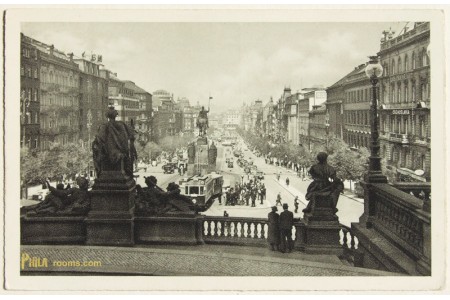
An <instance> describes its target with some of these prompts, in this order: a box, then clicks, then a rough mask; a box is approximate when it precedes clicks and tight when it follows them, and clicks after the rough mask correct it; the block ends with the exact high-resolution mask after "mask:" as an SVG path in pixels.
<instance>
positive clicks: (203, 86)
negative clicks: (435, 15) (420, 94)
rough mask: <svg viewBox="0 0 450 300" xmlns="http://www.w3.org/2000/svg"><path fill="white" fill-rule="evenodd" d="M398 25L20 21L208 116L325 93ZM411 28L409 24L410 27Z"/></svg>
mask: <svg viewBox="0 0 450 300" xmlns="http://www.w3.org/2000/svg"><path fill="white" fill-rule="evenodd" d="M405 24H406V23H405V22H398V23H23V24H22V25H23V26H22V32H23V33H24V34H26V35H28V36H30V37H32V38H34V39H37V40H39V41H41V42H44V43H46V44H54V45H55V48H57V49H59V50H61V51H64V52H66V53H70V52H74V54H75V55H76V56H78V57H80V56H81V53H83V52H84V51H86V54H88V55H90V54H91V51H92V52H93V53H95V54H97V55H98V54H100V55H102V56H103V64H104V65H105V67H106V68H107V69H109V70H111V71H113V72H116V73H118V77H119V78H120V79H124V80H131V81H134V82H135V83H136V84H137V85H139V86H140V87H142V88H143V89H145V90H147V91H148V92H150V93H152V92H153V91H155V90H157V89H165V90H167V91H169V92H170V93H173V94H174V97H175V99H177V98H178V97H180V98H181V97H187V98H188V99H189V100H190V102H191V104H196V103H197V101H199V102H200V104H201V105H207V103H208V97H209V95H211V96H212V97H213V100H212V101H211V107H212V109H213V111H215V110H216V111H218V110H222V109H226V108H236V107H238V106H241V105H242V103H243V102H246V103H251V102H252V101H254V100H257V99H260V100H262V101H263V103H266V102H267V101H268V100H269V99H270V97H271V96H272V97H273V98H274V100H277V99H278V98H279V96H280V95H281V93H282V92H283V88H284V87H285V86H290V87H291V89H292V91H293V92H295V91H297V90H300V89H302V88H305V87H311V86H314V85H319V86H320V85H321V86H323V87H328V86H330V85H332V84H333V83H335V82H336V81H338V80H339V79H340V78H342V77H343V76H344V75H346V74H347V73H349V72H350V71H351V70H352V69H353V68H354V67H355V66H357V65H359V64H362V63H365V62H367V61H368V58H367V57H368V56H369V55H374V54H376V53H377V52H378V51H379V49H380V37H381V33H382V31H383V30H385V29H389V27H391V28H392V29H394V30H395V31H396V35H397V34H398V33H399V32H400V30H401V29H402V28H403V26H404V25H405ZM410 26H412V24H411V25H410Z"/></svg>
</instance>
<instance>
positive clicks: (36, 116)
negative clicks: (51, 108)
mask: <svg viewBox="0 0 450 300" xmlns="http://www.w3.org/2000/svg"><path fill="white" fill-rule="evenodd" d="M38 116H39V114H38V113H37V114H35V115H34V123H35V124H38V123H39V118H38Z"/></svg>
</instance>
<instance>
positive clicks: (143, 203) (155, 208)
mask: <svg viewBox="0 0 450 300" xmlns="http://www.w3.org/2000/svg"><path fill="white" fill-rule="evenodd" d="M157 182H158V181H157V179H156V178H155V177H154V176H150V177H146V178H145V183H146V184H147V187H146V188H142V187H141V186H140V185H136V190H137V199H136V211H137V212H141V213H145V214H150V215H153V214H164V213H167V212H176V211H182V212H188V211H193V206H194V204H193V203H192V201H191V199H190V198H189V197H186V196H184V195H181V194H180V188H179V186H178V185H177V184H175V183H174V182H172V183H170V184H169V186H168V187H167V192H164V191H163V189H161V188H160V187H158V186H157V185H156V183H157Z"/></svg>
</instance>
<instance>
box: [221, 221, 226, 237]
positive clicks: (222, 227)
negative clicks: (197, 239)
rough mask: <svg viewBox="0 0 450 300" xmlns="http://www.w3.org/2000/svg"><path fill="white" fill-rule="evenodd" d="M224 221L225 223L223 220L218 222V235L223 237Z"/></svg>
mask: <svg viewBox="0 0 450 300" xmlns="http://www.w3.org/2000/svg"><path fill="white" fill-rule="evenodd" d="M224 223H225V221H222V222H220V237H223V236H224V234H225V228H224V227H225V226H224Z"/></svg>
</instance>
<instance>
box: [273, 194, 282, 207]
mask: <svg viewBox="0 0 450 300" xmlns="http://www.w3.org/2000/svg"><path fill="white" fill-rule="evenodd" d="M278 204H280V206H283V205H282V204H281V195H280V193H278V195H277V201H276V204H275V206H278Z"/></svg>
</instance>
